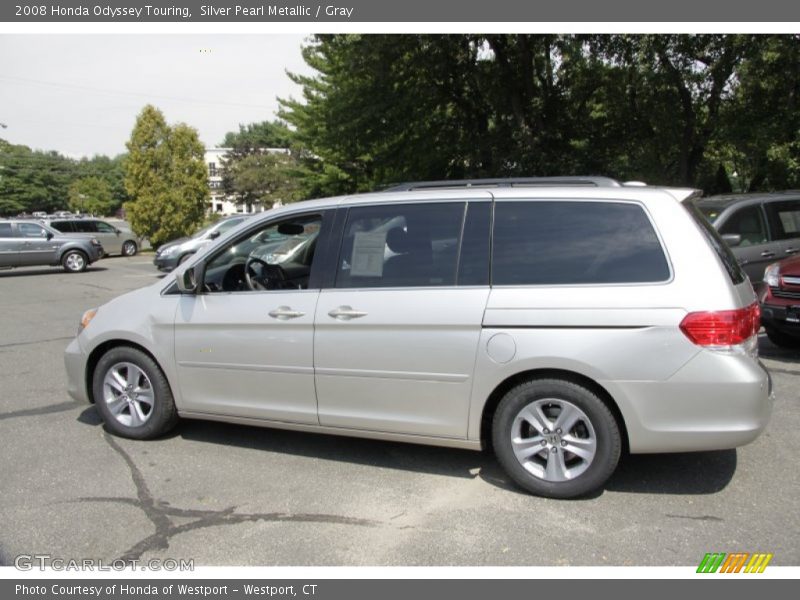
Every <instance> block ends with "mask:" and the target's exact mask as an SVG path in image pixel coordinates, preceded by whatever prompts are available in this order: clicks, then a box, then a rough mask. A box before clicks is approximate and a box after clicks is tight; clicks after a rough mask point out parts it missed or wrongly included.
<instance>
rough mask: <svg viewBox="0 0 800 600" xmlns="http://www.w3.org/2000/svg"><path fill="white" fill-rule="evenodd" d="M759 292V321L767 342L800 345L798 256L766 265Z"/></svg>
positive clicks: (781, 344)
mask: <svg viewBox="0 0 800 600" xmlns="http://www.w3.org/2000/svg"><path fill="white" fill-rule="evenodd" d="M764 282H765V283H766V285H765V286H763V289H762V290H761V293H760V295H759V301H760V302H761V315H762V317H761V322H762V323H763V324H764V330H765V331H766V332H767V336H768V337H769V339H770V341H771V342H772V343H773V344H775V345H776V346H781V347H783V348H800V256H792V257H789V258H787V259H785V260H782V261H781V262H779V263H775V264H772V265H770V266H768V267H767V270H766V272H765V273H764Z"/></svg>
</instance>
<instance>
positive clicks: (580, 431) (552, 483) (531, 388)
mask: <svg viewBox="0 0 800 600" xmlns="http://www.w3.org/2000/svg"><path fill="white" fill-rule="evenodd" d="M526 408H533V409H534V413H536V410H535V409H536V408H539V409H541V411H542V413H541V414H542V415H544V416H545V418H546V419H547V420H546V421H544V423H545V424H546V425H548V424H551V423H556V424H557V423H558V417H559V416H560V415H561V414H562V413H563V411H564V410H568V411H569V412H572V414H574V415H577V414H578V413H582V416H580V417H579V420H578V421H576V422H575V424H573V425H572V426H571V428H570V429H569V430H568V431H565V432H564V431H562V430H561V429H558V432H560V433H558V434H556V431H550V430H549V428H547V427H546V428H544V429H542V430H538V429H535V428H534V426H533V425H531V421H529V420H527V419H523V418H522V417H521V413H522V411H523V409H526ZM575 408H577V409H578V411H574V409H575ZM528 414H530V413H528ZM537 414H538V413H537ZM563 414H564V416H565V419H566V416H567V414H569V413H563ZM518 417H519V418H518ZM550 419H552V420H550ZM567 422H569V420H567ZM540 423H541V422H540ZM526 428H527V431H526ZM541 431H545V432H548V433H547V434H546V435H545V434H542V433H541ZM517 433H519V435H517ZM512 438H515V439H517V440H518V441H517V442H516V444H515V443H514V442H512ZM492 444H493V446H494V451H495V454H496V456H497V459H498V461H499V462H500V464H501V465H502V467H503V468H504V469H505V471H506V473H507V474H508V475H509V476H510V477H511V479H513V480H514V481H515V482H516V483H517V485H519V486H520V487H522V488H523V489H525V490H527V491H528V492H531V493H533V494H536V495H537V496H544V497H547V498H574V497H576V496H583V495H585V494H587V493H589V492H592V491H593V490H596V489H597V488H599V487H601V486H602V485H603V484H604V483H605V482H606V481H607V480H608V478H609V477H611V474H612V473H613V472H614V469H616V467H617V462H618V461H619V456H620V452H621V448H622V442H621V438H620V431H619V426H618V425H617V421H616V419H615V418H614V415H613V414H612V413H611V411H610V410H609V408H608V406H606V404H605V403H604V402H603V401H602V400H600V398H598V397H597V396H596V395H595V394H594V393H592V392H590V391H589V390H587V389H586V388H584V387H582V386H580V385H577V384H575V383H571V382H569V381H564V380H561V379H532V380H530V381H527V382H525V383H522V384H520V385H518V386H516V387H514V388H513V389H511V390H510V391H509V392H508V393H506V395H505V396H504V397H503V399H502V400H501V401H500V404H499V405H498V406H497V410H496V412H495V414H494V419H493V422H492ZM540 444H541V448H540ZM592 444H593V452H594V454H593V456H592V457H591V458H590V459H586V458H583V457H581V456H579V455H578V454H573V453H572V452H570V451H569V450H570V449H574V450H575V451H576V452H581V453H584V454H587V453H588V450H587V448H588V447H591V445H592ZM584 446H586V448H584ZM515 447H516V448H517V449H518V451H519V452H521V453H523V454H524V453H526V452H530V453H531V456H529V457H527V458H526V459H525V461H526V463H525V464H526V466H523V463H522V462H521V459H518V458H517V455H516V454H515ZM565 449H566V451H565ZM551 452H552V453H553V454H551ZM559 456H560V458H559ZM551 457H552V458H553V459H554V463H553V465H554V466H553V468H554V469H555V472H556V474H559V473H560V474H561V475H565V474H568V473H569V472H572V473H573V476H572V477H569V478H561V479H560V478H558V477H548V475H547V473H548V469H549V468H550V460H551ZM559 460H560V461H561V464H562V465H563V468H562V469H561V470H560V471H559V467H558V466H557V465H558V464H559V463H558V461H559Z"/></svg>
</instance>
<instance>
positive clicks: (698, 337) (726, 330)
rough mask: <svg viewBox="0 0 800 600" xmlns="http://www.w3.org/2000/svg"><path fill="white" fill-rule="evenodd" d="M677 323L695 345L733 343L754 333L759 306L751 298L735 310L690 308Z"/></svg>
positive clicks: (735, 344)
mask: <svg viewBox="0 0 800 600" xmlns="http://www.w3.org/2000/svg"><path fill="white" fill-rule="evenodd" d="M680 327H681V331H683V333H684V334H685V335H686V337H688V338H689V339H690V340H692V342H694V343H695V344H697V345H698V346H737V345H738V344H741V343H743V342H745V341H747V340H748V339H749V338H751V337H752V336H754V335H756V334H757V333H758V329H759V328H760V327H761V310H760V309H759V307H758V303H756V302H754V303H753V304H751V305H750V306H748V307H746V308H739V309H736V310H720V311H715V312H693V313H689V314H688V315H686V317H685V318H684V319H683V321H681V325H680Z"/></svg>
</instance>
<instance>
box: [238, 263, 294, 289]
mask: <svg viewBox="0 0 800 600" xmlns="http://www.w3.org/2000/svg"><path fill="white" fill-rule="evenodd" d="M254 264H258V265H259V266H260V267H261V268H260V271H261V277H259V276H258V273H256V270H255V269H253V265H254ZM251 272H252V275H251ZM244 278H245V281H246V282H247V287H249V288H250V289H251V290H253V291H257V290H272V289H276V288H277V287H278V286H279V285H280V284H281V283H283V282H284V281H286V274H285V273H284V272H283V269H281V268H280V267H279V266H278V265H271V264H269V263H267V262H266V261H265V260H262V259H260V258H258V257H255V256H248V257H247V260H246V261H245V263H244ZM275 284H277V285H275Z"/></svg>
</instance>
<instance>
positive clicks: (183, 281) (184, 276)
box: [175, 263, 203, 294]
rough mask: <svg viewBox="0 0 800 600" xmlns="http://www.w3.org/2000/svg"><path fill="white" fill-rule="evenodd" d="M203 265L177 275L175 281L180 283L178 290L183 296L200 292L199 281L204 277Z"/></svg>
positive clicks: (192, 267)
mask: <svg viewBox="0 0 800 600" xmlns="http://www.w3.org/2000/svg"><path fill="white" fill-rule="evenodd" d="M201 265H202V263H200V264H197V265H194V266H191V267H189V268H188V269H184V270H183V271H182V272H180V273H176V274H175V280H176V281H177V283H178V289H179V290H180V292H181V294H196V293H197V290H198V281H199V280H200V279H201V278H202V276H203V270H202V268H201Z"/></svg>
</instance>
